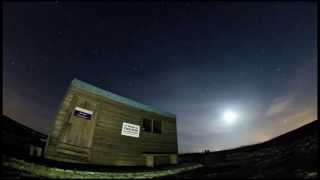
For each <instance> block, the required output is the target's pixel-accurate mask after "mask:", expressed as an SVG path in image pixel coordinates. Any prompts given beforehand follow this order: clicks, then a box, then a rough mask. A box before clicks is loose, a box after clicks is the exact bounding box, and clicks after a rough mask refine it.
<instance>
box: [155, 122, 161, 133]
mask: <svg viewBox="0 0 320 180" xmlns="http://www.w3.org/2000/svg"><path fill="white" fill-rule="evenodd" d="M153 132H154V133H157V134H160V133H161V121H160V120H154V121H153Z"/></svg>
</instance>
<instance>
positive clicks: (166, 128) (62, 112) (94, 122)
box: [45, 86, 178, 165]
mask: <svg viewBox="0 0 320 180" xmlns="http://www.w3.org/2000/svg"><path fill="white" fill-rule="evenodd" d="M84 102H86V103H87V104H86V105H87V107H86V109H89V110H92V111H94V114H93V116H92V119H91V120H85V119H82V118H79V117H75V116H73V115H72V114H71V113H72V111H73V109H74V108H75V107H76V106H80V107H83V104H84ZM143 118H147V119H156V120H161V134H154V133H150V132H145V131H143V130H141V129H140V137H139V138H134V137H129V136H123V135H121V129H122V123H123V122H127V123H131V124H136V125H140V127H141V128H142V120H143ZM177 148H178V146H177V131H176V119H175V118H171V117H167V116H163V115H160V114H157V113H153V112H148V111H144V110H141V109H138V108H133V107H130V106H127V105H125V104H122V103H120V102H117V101H114V100H112V99H109V98H106V97H103V96H99V95H96V94H93V93H90V92H86V91H84V90H82V89H78V88H76V87H72V86H71V87H70V88H69V89H68V91H67V94H66V96H65V97H64V99H63V102H62V104H61V106H60V108H59V111H58V113H57V116H56V118H55V122H54V124H53V125H52V128H51V132H50V135H49V141H48V144H47V148H46V152H45V156H46V157H47V158H50V159H55V160H61V161H68V162H81V163H92V164H104V165H144V164H145V157H144V156H142V153H143V152H158V153H177V151H178V149H177ZM160 161H163V160H159V162H160Z"/></svg>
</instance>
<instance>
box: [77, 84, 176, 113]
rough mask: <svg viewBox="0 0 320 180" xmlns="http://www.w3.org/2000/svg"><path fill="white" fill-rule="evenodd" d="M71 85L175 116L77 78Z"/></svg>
mask: <svg viewBox="0 0 320 180" xmlns="http://www.w3.org/2000/svg"><path fill="white" fill-rule="evenodd" d="M71 86H73V87H76V88H79V89H82V90H84V91H88V92H91V93H93V94H96V95H100V96H103V97H106V98H110V99H112V100H114V101H117V102H120V103H123V104H126V105H128V106H131V107H134V108H138V109H142V110H144V111H148V112H153V113H157V114H160V115H163V116H167V117H171V118H175V117H176V115H175V114H172V113H169V112H164V111H161V110H159V109H157V108H154V107H151V106H148V105H145V104H142V103H139V102H137V101H134V100H132V99H129V98H125V97H122V96H120V95H117V94H114V93H112V92H110V91H106V90H104V89H101V88H99V87H96V86H93V85H91V84H89V83H86V82H84V81H81V80H78V79H73V80H72V82H71Z"/></svg>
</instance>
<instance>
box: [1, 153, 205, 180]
mask: <svg viewBox="0 0 320 180" xmlns="http://www.w3.org/2000/svg"><path fill="white" fill-rule="evenodd" d="M2 165H3V168H4V169H3V171H4V172H5V174H4V175H5V177H12V178H21V177H43V178H77V179H78V178H79V179H80V178H90V179H91V178H94V179H96V178H103V179H146V178H159V177H164V176H169V175H175V174H178V173H182V172H186V171H189V170H194V169H197V168H200V167H202V165H201V164H181V165H177V166H173V167H172V166H171V168H170V169H168V168H167V169H155V170H147V171H140V172H137V171H134V172H114V171H111V172H109V171H105V172H101V171H82V170H71V169H62V168H56V167H48V166H45V165H41V164H37V163H32V162H27V161H24V160H21V159H17V158H12V157H4V156H3V157H2Z"/></svg>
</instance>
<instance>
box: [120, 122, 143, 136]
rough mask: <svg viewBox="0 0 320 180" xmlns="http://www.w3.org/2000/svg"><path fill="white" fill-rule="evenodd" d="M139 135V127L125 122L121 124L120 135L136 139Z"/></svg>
mask: <svg viewBox="0 0 320 180" xmlns="http://www.w3.org/2000/svg"><path fill="white" fill-rule="evenodd" d="M139 133H140V126H139V125H135V124H130V123H125V122H124V123H122V131H121V135H124V136H131V137H136V138H138V137H139Z"/></svg>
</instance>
